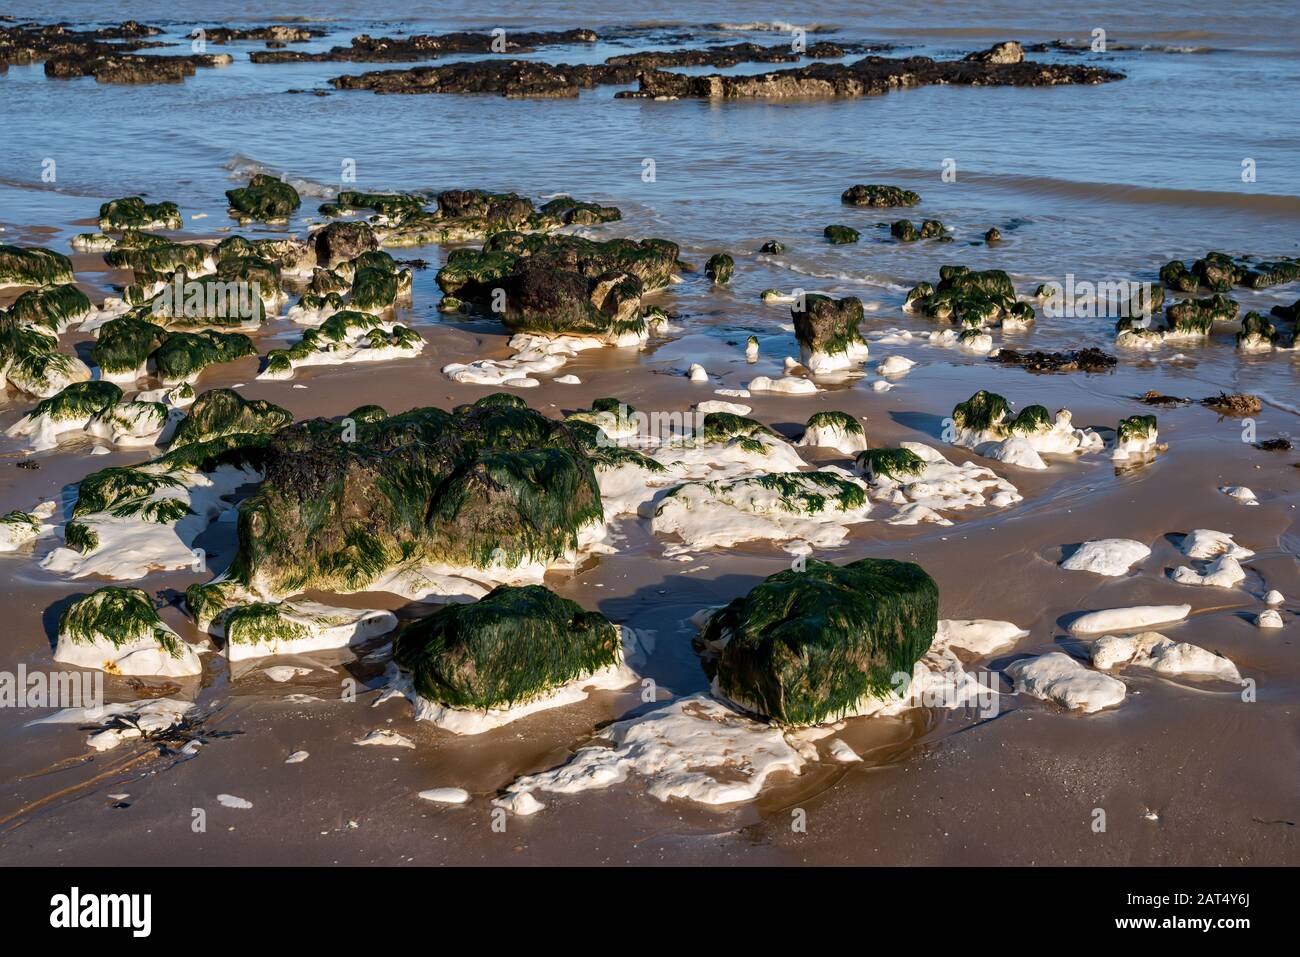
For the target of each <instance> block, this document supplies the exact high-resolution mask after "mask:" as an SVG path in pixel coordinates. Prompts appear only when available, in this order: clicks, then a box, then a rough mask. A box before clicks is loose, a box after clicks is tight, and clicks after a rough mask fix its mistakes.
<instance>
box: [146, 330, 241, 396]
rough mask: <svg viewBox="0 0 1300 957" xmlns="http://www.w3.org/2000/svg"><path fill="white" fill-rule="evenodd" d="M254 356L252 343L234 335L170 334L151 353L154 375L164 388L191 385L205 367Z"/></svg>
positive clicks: (209, 333)
mask: <svg viewBox="0 0 1300 957" xmlns="http://www.w3.org/2000/svg"><path fill="white" fill-rule="evenodd" d="M255 355H257V349H256V348H254V346H253V340H252V339H249V338H248V336H245V335H241V334H240V333H238V332H174V333H171V334H169V335H168V336H167V338H166V340H165V341H164V342H163V343H162V345H160V346H159V347H158V348H157V349H155V350H154V352H153V355H152V359H153V365H154V371H155V372H156V373H157V375H158V378H159V379H161V380H162V381H163V383H164V384H166V385H176V384H178V383H181V382H193V381H194V380H195V379H197V378H198V377H199V373H201V372H202V371H203V370H204V369H206V368H207V367H208V366H211V365H216V364H218V363H221V362H233V361H234V360H235V359H242V358H243V357H245V356H255Z"/></svg>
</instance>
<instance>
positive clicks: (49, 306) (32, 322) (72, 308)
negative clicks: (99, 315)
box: [8, 284, 94, 335]
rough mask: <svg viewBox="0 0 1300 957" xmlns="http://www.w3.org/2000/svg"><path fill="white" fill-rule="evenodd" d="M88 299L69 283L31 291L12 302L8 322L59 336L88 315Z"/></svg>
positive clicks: (91, 308) (89, 310)
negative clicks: (36, 328) (35, 327)
mask: <svg viewBox="0 0 1300 957" xmlns="http://www.w3.org/2000/svg"><path fill="white" fill-rule="evenodd" d="M93 308H94V307H92V306H91V304H90V298H89V297H88V296H87V295H86V294H85V293H84V292H82V291H81V290H80V289H78V288H77V287H76V286H74V285H71V284H65V285H62V286H47V287H45V288H43V289H32V290H30V291H28V292H25V293H23V294H22V295H21V296H19V297H18V298H17V299H15V300H14V304H13V305H12V306H10V307H9V316H8V319H9V321H12V322H16V323H18V324H19V325H23V326H37V327H39V328H41V329H45V330H47V331H49V332H52V333H54V334H55V335H58V334H59V333H61V332H63V331H64V330H65V329H67V328H68V326H70V325H73V324H74V323H77V322H80V321H81V320H83V319H85V318H86V317H87V316H89V315H90V313H91V311H92V310H93Z"/></svg>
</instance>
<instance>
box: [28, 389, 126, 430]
mask: <svg viewBox="0 0 1300 957" xmlns="http://www.w3.org/2000/svg"><path fill="white" fill-rule="evenodd" d="M121 399H122V390H121V389H120V388H118V387H117V386H115V385H114V384H113V383H111V382H74V383H73V384H72V385H70V386H68V387H67V388H66V389H64V390H63V391H61V392H60V393H59V394H58V395H52V396H50V397H49V398H48V399H42V400H41V401H40V402H38V403H36V408H34V409H32V411H31V413H30V418H33V419H36V418H40V417H41V416H48V417H49V418H50V419H52V420H53V421H55V422H61V421H71V420H78V419H80V420H86V419H89V418H90V417H91V416H93V415H95V414H96V413H98V412H102V411H104V410H105V409H108V408H111V407H112V406H114V405H116V404H117V403H118V402H120V401H121Z"/></svg>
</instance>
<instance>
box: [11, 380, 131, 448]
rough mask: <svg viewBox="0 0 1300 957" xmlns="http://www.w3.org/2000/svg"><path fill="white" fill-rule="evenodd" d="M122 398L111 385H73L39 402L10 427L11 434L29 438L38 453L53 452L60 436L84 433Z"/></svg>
mask: <svg viewBox="0 0 1300 957" xmlns="http://www.w3.org/2000/svg"><path fill="white" fill-rule="evenodd" d="M121 398H122V390H121V389H119V388H118V387H117V386H115V385H114V384H113V383H111V382H74V383H73V384H72V385H69V386H68V387H67V388H65V389H63V390H62V391H61V392H59V393H58V394H57V395H53V396H50V397H49V398H48V399H42V400H41V401H40V402H38V403H37V404H36V408H34V409H32V411H31V412H29V413H27V415H25V416H23V417H22V418H21V419H19V420H18V421H17V422H15V423H14V424H13V425H12V426H10V427H9V430H8V434H9V435H13V436H29V437H30V438H31V442H32V447H33V449H35V450H38V451H39V450H43V449H51V448H54V447H55V446H57V445H58V441H59V436H60V435H62V434H64V433H68V432H79V431H81V430H82V429H84V428H85V427H86V426H87V425H88V424H89V423H90V420H91V419H92V418H93V417H94V416H95V415H96V414H98V413H100V412H102V411H104V410H105V409H108V408H111V407H112V406H113V405H115V404H116V403H117V402H118V401H120V400H121Z"/></svg>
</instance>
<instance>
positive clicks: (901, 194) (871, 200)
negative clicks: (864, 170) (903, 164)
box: [840, 183, 921, 209]
mask: <svg viewBox="0 0 1300 957" xmlns="http://www.w3.org/2000/svg"><path fill="white" fill-rule="evenodd" d="M920 201H921V197H920V196H919V195H917V194H916V193H914V192H912V191H911V190H910V189H902V188H901V187H898V186H882V185H880V184H876V183H872V184H862V183H859V184H857V185H856V186H850V187H849V188H848V189H846V190H845V191H844V194H843V195H842V196H841V197H840V202H842V203H844V204H845V205H846V206H870V207H873V208H875V209H889V208H892V207H895V206H915V205H916V204H917V203H919V202H920Z"/></svg>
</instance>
